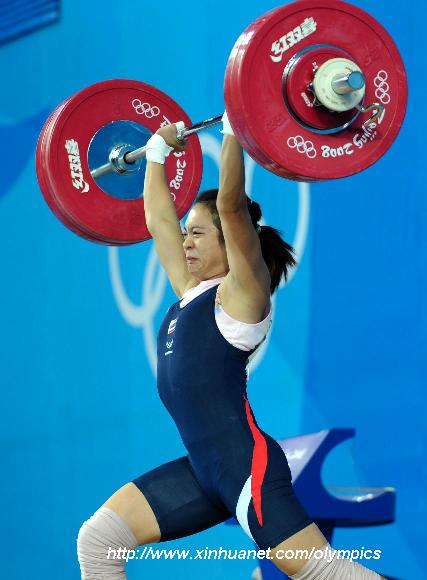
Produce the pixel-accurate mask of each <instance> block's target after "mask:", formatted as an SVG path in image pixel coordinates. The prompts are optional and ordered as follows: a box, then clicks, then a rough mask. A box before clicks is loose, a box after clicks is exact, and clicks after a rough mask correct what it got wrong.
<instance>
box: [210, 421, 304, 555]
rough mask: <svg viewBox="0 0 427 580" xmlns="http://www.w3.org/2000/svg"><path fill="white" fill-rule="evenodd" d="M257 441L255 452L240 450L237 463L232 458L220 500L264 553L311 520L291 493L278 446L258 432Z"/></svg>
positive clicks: (286, 467)
mask: <svg viewBox="0 0 427 580" xmlns="http://www.w3.org/2000/svg"><path fill="white" fill-rule="evenodd" d="M258 441H259V442H261V441H262V444H261V443H259V445H258V448H257V449H254V448H253V447H248V448H247V449H246V450H245V449H244V448H243V446H242V451H241V459H240V462H239V461H238V459H237V458H236V457H233V458H232V459H233V461H232V467H231V468H230V477H229V483H228V489H227V490H224V488H223V489H222V490H221V491H222V493H221V498H222V500H223V501H224V503H225V504H226V505H227V506H228V508H229V509H233V512H234V513H235V515H236V518H237V520H238V522H239V523H240V525H241V526H242V528H243V530H244V531H245V532H246V533H247V534H248V535H249V536H250V537H251V538H253V540H254V541H255V542H256V543H257V544H258V546H259V547H260V548H261V549H267V548H270V547H271V548H273V547H275V546H277V545H278V544H279V543H280V542H282V541H283V540H285V539H287V538H289V537H291V536H292V535H293V534H295V533H297V532H299V531H300V530H302V529H304V528H306V527H307V526H309V525H310V524H311V523H312V520H311V518H310V517H309V515H308V514H307V513H306V511H305V510H304V508H303V506H302V505H301V503H300V502H299V500H298V498H297V497H296V495H295V493H294V490H293V486H292V476H291V471H290V469H289V465H288V462H287V460H286V456H285V454H284V452H283V450H282V448H281V447H280V445H279V444H278V443H277V441H275V440H274V439H273V438H272V437H270V436H269V435H268V434H267V433H265V432H264V431H261V430H258ZM233 471H234V473H233ZM231 482H232V483H231Z"/></svg>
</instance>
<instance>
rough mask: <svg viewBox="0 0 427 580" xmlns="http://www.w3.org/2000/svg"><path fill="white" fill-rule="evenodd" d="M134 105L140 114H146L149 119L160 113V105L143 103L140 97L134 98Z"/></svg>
mask: <svg viewBox="0 0 427 580" xmlns="http://www.w3.org/2000/svg"><path fill="white" fill-rule="evenodd" d="M132 107H133V108H134V109H135V111H136V113H137V114H138V115H145V117H147V119H152V118H153V117H157V116H158V115H160V109H159V107H156V106H154V107H152V106H151V105H150V103H141V101H140V100H139V99H134V100H133V101H132Z"/></svg>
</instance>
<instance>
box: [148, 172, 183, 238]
mask: <svg viewBox="0 0 427 580" xmlns="http://www.w3.org/2000/svg"><path fill="white" fill-rule="evenodd" d="M144 211H145V222H146V224H147V227H148V230H149V231H150V232H151V231H152V230H153V229H155V227H156V224H158V223H161V222H164V221H178V216H177V214H176V209H175V204H174V202H173V199H172V196H171V194H170V191H169V187H168V182H167V179H166V171H165V166H164V165H161V164H160V163H154V162H151V161H148V162H147V169H146V172H145V181H144Z"/></svg>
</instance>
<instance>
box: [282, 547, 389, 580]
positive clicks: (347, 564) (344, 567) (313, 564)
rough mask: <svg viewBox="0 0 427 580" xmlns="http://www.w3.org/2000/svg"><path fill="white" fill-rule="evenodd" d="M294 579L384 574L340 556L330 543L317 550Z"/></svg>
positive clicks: (364, 579)
mask: <svg viewBox="0 0 427 580" xmlns="http://www.w3.org/2000/svg"><path fill="white" fill-rule="evenodd" d="M291 578H292V579H293V580H327V579H328V580H380V579H381V578H382V576H380V575H379V574H377V573H376V572H372V571H371V570H368V569H367V568H365V567H364V566H361V565H360V564H358V563H356V562H352V561H351V560H348V559H346V558H340V555H339V552H337V550H334V549H333V548H332V547H331V546H330V544H326V545H325V546H323V548H320V549H318V550H316V551H315V552H314V554H313V556H312V557H311V558H310V559H309V560H308V561H307V562H306V564H305V565H304V566H303V568H302V569H301V570H300V571H299V572H298V573H297V574H293V575H292V576H291Z"/></svg>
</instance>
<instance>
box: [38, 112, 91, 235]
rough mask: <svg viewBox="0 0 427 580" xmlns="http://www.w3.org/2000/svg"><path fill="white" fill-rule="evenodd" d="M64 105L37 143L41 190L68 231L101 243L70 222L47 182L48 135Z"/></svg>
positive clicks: (48, 123) (47, 124)
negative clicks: (46, 155) (45, 154)
mask: <svg viewBox="0 0 427 580" xmlns="http://www.w3.org/2000/svg"><path fill="white" fill-rule="evenodd" d="M64 104H65V102H64V103H62V104H61V105H59V107H57V108H56V109H55V110H54V111H53V112H52V114H51V115H50V116H49V118H48V119H47V121H46V123H45V125H44V127H43V129H42V131H41V133H40V137H39V140H38V143H37V149H36V171H37V178H38V180H39V184H40V189H41V191H42V193H43V196H44V198H45V201H46V203H47V205H48V206H49V208H50V209H51V210H52V212H53V213H54V214H55V216H56V217H57V218H58V219H59V220H60V221H61V222H62V223H63V224H64V225H65V226H66V227H67V228H68V229H70V230H71V231H73V232H74V233H76V234H78V235H79V236H81V237H83V238H85V239H87V240H90V241H92V242H99V240H97V239H96V238H93V237H91V236H90V235H89V234H88V233H86V232H85V231H82V230H81V229H80V228H79V227H78V226H77V225H76V224H75V223H73V222H72V221H70V220H69V218H68V216H67V215H66V214H64V212H63V210H62V208H61V207H60V206H59V205H58V204H57V201H56V199H55V196H54V194H53V192H51V191H50V189H49V187H48V185H47V183H46V180H45V174H46V171H47V166H46V163H45V160H44V152H45V150H46V148H45V143H46V138H47V134H48V132H49V130H50V127H51V125H52V122H53V121H54V120H55V118H56V117H57V115H58V114H59V113H60V111H61V110H62V108H63V107H64Z"/></svg>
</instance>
